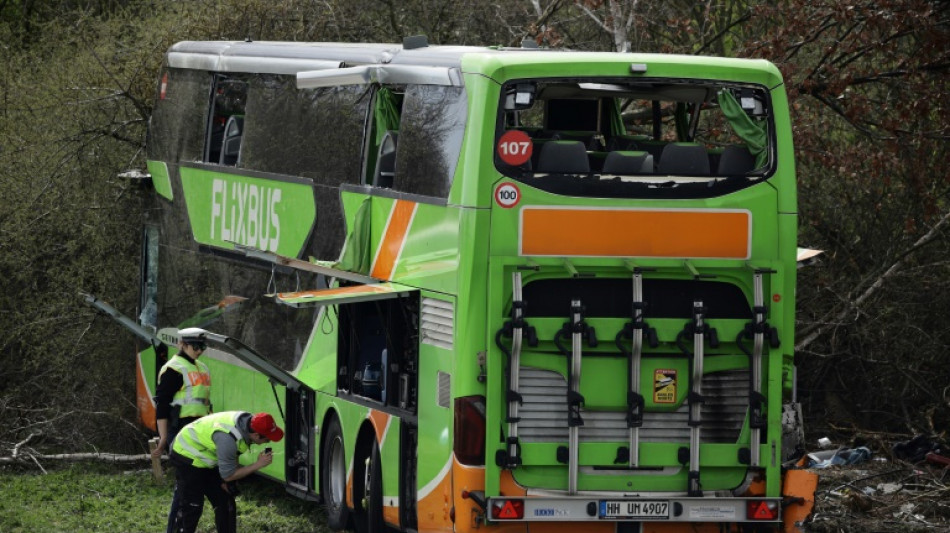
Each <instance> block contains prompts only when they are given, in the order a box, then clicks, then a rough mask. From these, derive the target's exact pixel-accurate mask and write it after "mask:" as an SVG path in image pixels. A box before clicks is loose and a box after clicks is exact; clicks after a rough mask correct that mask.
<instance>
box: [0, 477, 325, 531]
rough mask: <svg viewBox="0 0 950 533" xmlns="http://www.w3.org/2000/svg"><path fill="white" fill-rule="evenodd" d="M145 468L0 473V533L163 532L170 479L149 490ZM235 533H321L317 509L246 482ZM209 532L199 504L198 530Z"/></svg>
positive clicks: (210, 522) (208, 513) (260, 482)
mask: <svg viewBox="0 0 950 533" xmlns="http://www.w3.org/2000/svg"><path fill="white" fill-rule="evenodd" d="M144 465H145V463H144V462H143V463H141V464H136V465H103V464H91V463H83V464H72V465H65V466H62V467H55V466H52V467H51V466H50V465H48V464H47V465H44V468H46V470H47V472H48V473H46V474H43V473H42V472H40V471H38V470H37V469H36V468H32V469H25V468H21V467H18V468H11V467H4V468H0V532H3V533H47V532H49V533H54V532H63V533H79V532H87V531H98V532H114V533H138V532H142V533H146V532H155V533H159V532H162V533H163V532H164V531H165V525H166V524H165V522H166V517H167V515H168V507H169V504H170V503H171V496H172V489H173V487H174V477H173V476H167V475H166V477H165V479H164V481H162V482H161V483H157V482H155V481H154V480H153V478H152V474H151V471H150V470H146V469H144ZM240 489H241V493H240V494H239V495H238V496H237V506H238V530H239V531H253V532H255V533H257V532H274V533H278V532H279V533H325V532H329V531H330V530H329V529H328V528H327V527H326V524H325V519H324V513H323V506H322V505H320V504H316V503H313V502H306V501H303V500H299V499H297V498H294V497H292V496H290V495H288V494H287V493H286V492H284V489H283V486H282V485H280V484H279V483H275V482H273V481H269V480H267V479H264V478H259V477H256V476H252V477H250V478H248V479H244V480H242V481H241V482H240ZM198 531H199V532H201V533H210V532H212V531H214V512H213V511H212V510H211V505H210V504H208V503H207V501H206V502H205V510H204V514H203V515H202V517H201V524H200V526H199V528H198Z"/></svg>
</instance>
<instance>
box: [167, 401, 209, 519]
mask: <svg viewBox="0 0 950 533" xmlns="http://www.w3.org/2000/svg"><path fill="white" fill-rule="evenodd" d="M172 411H173V412H174V416H173V417H172V419H173V420H172V419H170V420H169V421H168V424H169V425H168V430H169V431H168V447H167V448H166V449H167V450H168V454H169V456H170V455H171V453H172V443H173V442H175V437H176V436H177V435H178V432H179V431H181V428H183V427H185V425H186V424H190V423H192V422H194V421H195V420H198V419H199V418H201V417H200V416H191V417H186V418H179V417H178V413H177V411H178V408H177V407H174V408H172ZM175 477H176V478H177V477H178V476H177V474H176V476H175ZM177 518H178V483H177V482H176V483H175V491H174V492H173V493H172V506H171V509H169V510H168V525H167V526H165V533H175V520H177Z"/></svg>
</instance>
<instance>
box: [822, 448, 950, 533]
mask: <svg viewBox="0 0 950 533" xmlns="http://www.w3.org/2000/svg"><path fill="white" fill-rule="evenodd" d="M812 471H813V472H815V473H817V474H818V475H819V476H820V477H819V483H818V491H817V493H816V494H815V510H814V512H813V513H812V516H811V519H810V520H809V521H808V522H807V523H806V524H805V526H804V531H805V532H806V533H816V532H820V533H831V532H835V533H839V532H842V533H843V532H862V533H892V532H894V533H896V532H901V533H909V532H924V531H926V532H933V531H944V532H950V469H948V468H946V467H944V466H942V465H937V464H932V463H930V462H927V461H922V462H919V463H909V462H906V461H901V460H893V459H890V458H886V457H883V456H872V457H871V459H870V460H868V461H865V462H862V463H859V464H853V465H839V466H830V467H827V468H821V469H813V470H812Z"/></svg>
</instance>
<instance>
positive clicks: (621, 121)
mask: <svg viewBox="0 0 950 533" xmlns="http://www.w3.org/2000/svg"><path fill="white" fill-rule="evenodd" d="M498 117H499V118H498V124H497V128H496V144H495V165H496V168H497V169H498V170H499V171H500V172H501V173H502V174H504V175H506V176H508V177H511V178H514V179H517V180H519V181H521V182H522V183H525V184H528V185H530V186H532V187H536V188H538V189H542V190H546V191H549V192H553V193H556V194H565V195H570V196H591V197H616V198H640V197H654V198H655V197H660V198H703V197H713V196H719V195H722V194H725V193H728V192H732V191H735V190H738V189H741V188H743V187H745V186H748V185H750V184H751V183H754V182H756V181H759V180H761V179H763V178H766V177H768V176H769V175H770V174H771V173H772V171H773V169H774V167H775V160H774V159H775V157H774V153H775V150H774V149H773V144H774V141H773V139H774V135H773V134H772V125H771V112H770V100H769V95H768V91H767V90H766V89H765V88H764V87H761V86H755V85H750V84H737V83H729V82H717V81H708V80H669V79H637V80H632V81H631V80H628V79H624V80H617V79H616V78H609V79H539V80H516V81H512V82H509V83H507V84H506V85H505V87H504V88H503V91H502V97H501V102H500V103H499V111H498Z"/></svg>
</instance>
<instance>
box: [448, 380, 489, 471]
mask: <svg viewBox="0 0 950 533" xmlns="http://www.w3.org/2000/svg"><path fill="white" fill-rule="evenodd" d="M454 451H455V458H456V459H458V461H459V462H460V463H462V464H464V465H473V466H481V465H484V464H485V397H484V396H464V397H462V398H456V399H455V448H454Z"/></svg>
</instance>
